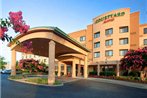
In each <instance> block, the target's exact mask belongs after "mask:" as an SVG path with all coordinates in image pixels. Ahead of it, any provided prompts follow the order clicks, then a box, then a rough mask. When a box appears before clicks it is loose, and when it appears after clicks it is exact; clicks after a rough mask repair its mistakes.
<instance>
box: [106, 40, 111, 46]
mask: <svg viewBox="0 0 147 98" xmlns="http://www.w3.org/2000/svg"><path fill="white" fill-rule="evenodd" d="M105 45H106V46H111V45H113V40H112V39H109V40H106V41H105Z"/></svg>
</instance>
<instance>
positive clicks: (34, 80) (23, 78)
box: [8, 75, 63, 86]
mask: <svg viewBox="0 0 147 98" xmlns="http://www.w3.org/2000/svg"><path fill="white" fill-rule="evenodd" d="M8 79H9V80H14V81H18V82H23V83H29V84H37V85H45V86H49V85H48V78H47V77H41V76H34V77H32V76H31V77H29V75H16V76H9V78H8ZM62 85H63V83H62V82H61V81H60V80H55V83H54V84H53V85H50V86H62Z"/></svg>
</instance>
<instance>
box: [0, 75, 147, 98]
mask: <svg viewBox="0 0 147 98" xmlns="http://www.w3.org/2000/svg"><path fill="white" fill-rule="evenodd" d="M7 77H8V75H1V98H147V90H145V89H139V88H133V87H127V86H121V85H118V84H117V85H115V84H111V83H105V82H98V81H92V80H84V79H80V80H77V81H74V82H69V83H65V84H64V86H61V87H44V86H36V85H30V84H23V83H18V82H14V81H10V80H7Z"/></svg>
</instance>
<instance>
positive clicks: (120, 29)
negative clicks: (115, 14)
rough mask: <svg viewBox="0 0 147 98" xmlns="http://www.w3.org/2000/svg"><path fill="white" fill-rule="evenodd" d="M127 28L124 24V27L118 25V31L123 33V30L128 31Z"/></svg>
mask: <svg viewBox="0 0 147 98" xmlns="http://www.w3.org/2000/svg"><path fill="white" fill-rule="evenodd" d="M128 31H129V30H128V26H125V27H120V28H119V32H120V33H125V32H128Z"/></svg>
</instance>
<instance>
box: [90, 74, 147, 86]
mask: <svg viewBox="0 0 147 98" xmlns="http://www.w3.org/2000/svg"><path fill="white" fill-rule="evenodd" d="M89 77H93V78H103V79H113V80H122V81H128V82H135V83H145V84H147V79H146V80H145V81H141V79H140V77H130V76H119V77H116V76H96V75H90V76H89Z"/></svg>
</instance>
